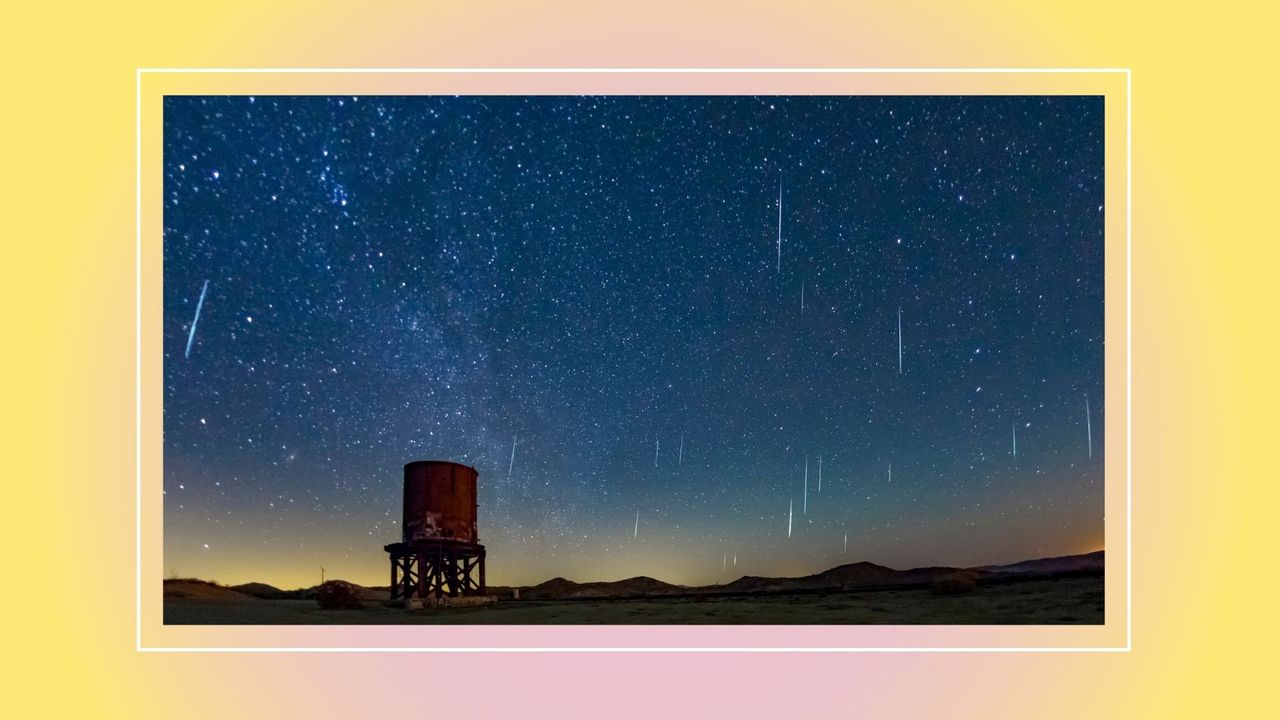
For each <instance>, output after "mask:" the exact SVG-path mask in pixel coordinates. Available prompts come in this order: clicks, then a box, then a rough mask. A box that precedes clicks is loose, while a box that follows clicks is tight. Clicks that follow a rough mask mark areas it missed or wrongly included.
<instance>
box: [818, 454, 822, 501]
mask: <svg viewBox="0 0 1280 720" xmlns="http://www.w3.org/2000/svg"><path fill="white" fill-rule="evenodd" d="M818 492H822V456H821V455H819V456H818Z"/></svg>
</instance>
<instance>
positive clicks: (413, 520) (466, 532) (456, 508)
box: [402, 460, 480, 543]
mask: <svg viewBox="0 0 1280 720" xmlns="http://www.w3.org/2000/svg"><path fill="white" fill-rule="evenodd" d="M478 477H479V473H477V472H476V469H475V468H473V467H468V466H466V465H462V464H459V463H455V462H448V461H445V460H418V461H416V462H411V463H408V464H406V465H405V466H404V524H403V526H402V527H403V538H404V542H413V541H415V540H453V541H456V542H465V543H476V542H479V541H480V535H479V533H477V532H476V479H477V478H478Z"/></svg>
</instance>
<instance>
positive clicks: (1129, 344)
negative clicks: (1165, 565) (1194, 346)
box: [133, 68, 1133, 653]
mask: <svg viewBox="0 0 1280 720" xmlns="http://www.w3.org/2000/svg"><path fill="white" fill-rule="evenodd" d="M147 73H155V74H164V73H188V74H205V73H236V74H369V73H372V74H402V73H417V74H426V73H435V74H481V73H488V74H539V73H543V74H566V73H570V74H641V73H649V74H660V73H668V74H698V73H701V74H709V73H735V74H739V73H756V74H780V73H795V74H832V73H837V74H838V73H876V74H895V73H932V74H942V73H955V74H988V73H1038V74H1046V73H1076V74H1087V73H1108V74H1117V73H1123V74H1124V76H1125V644H1124V646H1119V647H146V646H143V644H142V76H143V74H147ZM134 119H136V123H134V170H136V177H134V183H136V184H134V229H136V249H134V269H133V272H134V315H136V316H134V323H136V328H134V333H136V346H134V354H136V355H134V357H136V365H134V402H136V407H134V413H136V414H134V428H133V432H134V465H136V469H137V470H136V475H137V477H136V488H134V520H136V524H137V534H136V538H134V542H136V546H134V550H136V559H134V583H136V584H134V606H136V616H134V643H136V647H134V650H136V651H137V652H748V653H755V652H1132V651H1133V69H1132V68H137V69H136V72H134Z"/></svg>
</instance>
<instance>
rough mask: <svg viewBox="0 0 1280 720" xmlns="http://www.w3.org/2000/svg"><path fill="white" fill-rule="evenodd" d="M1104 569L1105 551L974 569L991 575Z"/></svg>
mask: <svg viewBox="0 0 1280 720" xmlns="http://www.w3.org/2000/svg"><path fill="white" fill-rule="evenodd" d="M1105 567H1106V551H1105V550H1099V551H1097V552H1091V553H1085V554H1084V555H1063V556H1060V557H1051V558H1040V559H1038V560H1023V561H1022V562H1016V563H1013V564H1011V565H984V566H983V567H979V568H974V569H975V570H982V571H985V572H992V573H1062V572H1080V571H1084V570H1102V569H1103V568H1105Z"/></svg>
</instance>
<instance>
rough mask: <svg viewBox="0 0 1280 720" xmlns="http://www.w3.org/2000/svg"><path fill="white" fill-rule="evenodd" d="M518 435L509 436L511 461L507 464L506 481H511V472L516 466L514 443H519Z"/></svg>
mask: <svg viewBox="0 0 1280 720" xmlns="http://www.w3.org/2000/svg"><path fill="white" fill-rule="evenodd" d="M519 440H520V436H519V435H512V436H511V460H510V461H508V462H507V479H508V480H510V479H511V470H512V469H513V468H515V466H516V443H517V442H519Z"/></svg>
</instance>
